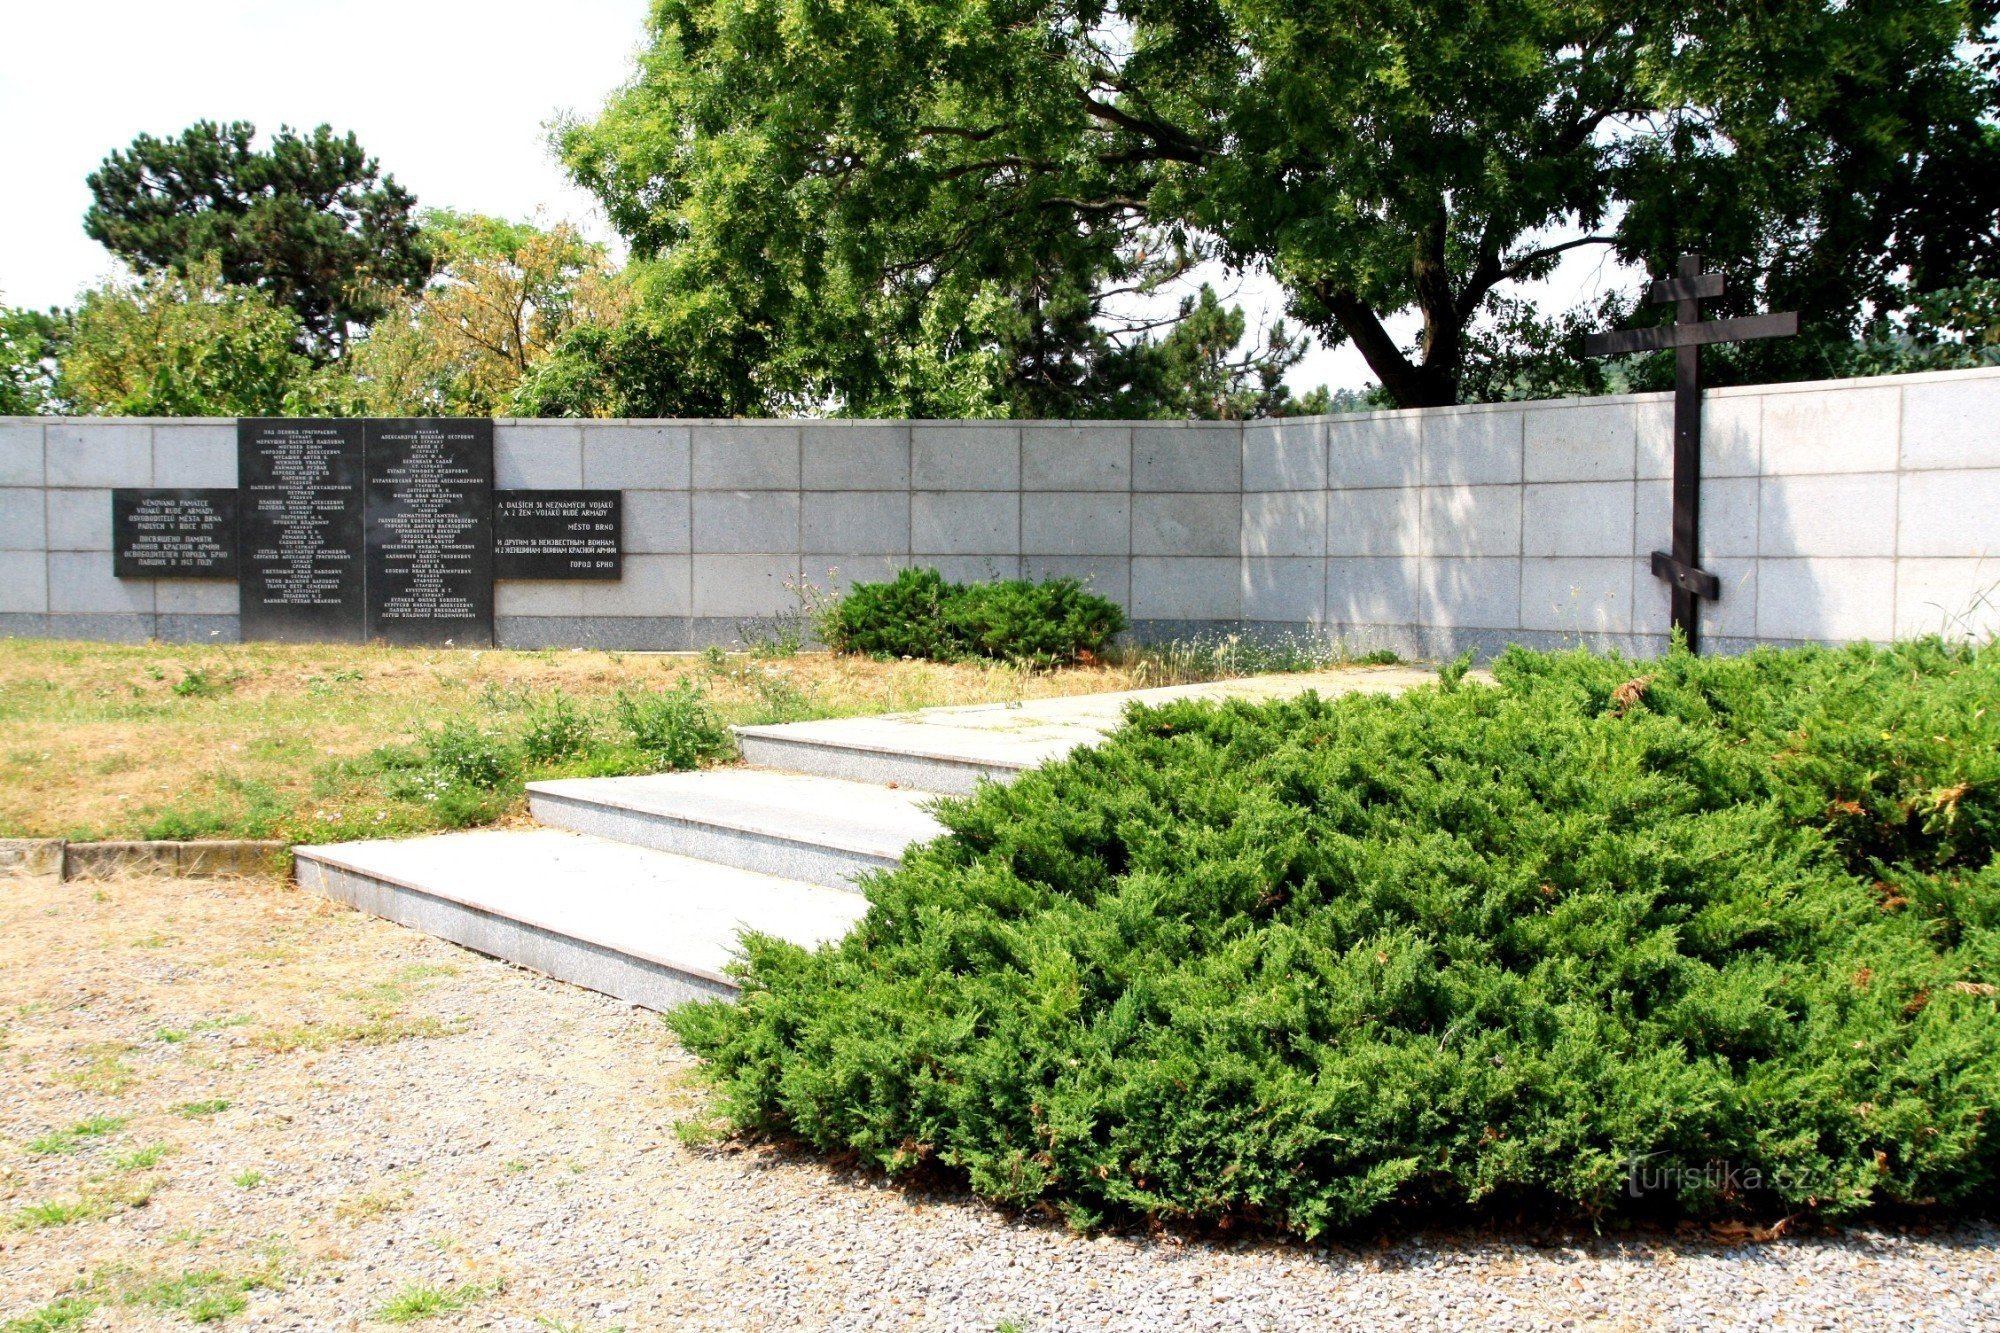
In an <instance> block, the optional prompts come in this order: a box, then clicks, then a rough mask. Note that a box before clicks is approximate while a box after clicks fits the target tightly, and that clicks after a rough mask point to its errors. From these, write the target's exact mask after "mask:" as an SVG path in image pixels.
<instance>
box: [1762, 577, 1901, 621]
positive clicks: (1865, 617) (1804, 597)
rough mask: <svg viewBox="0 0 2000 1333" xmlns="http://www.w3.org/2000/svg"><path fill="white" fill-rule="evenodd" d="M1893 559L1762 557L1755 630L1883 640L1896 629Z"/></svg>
mask: <svg viewBox="0 0 2000 1333" xmlns="http://www.w3.org/2000/svg"><path fill="white" fill-rule="evenodd" d="M1895 622H1896V562H1895V561H1893V560H1763V561H1760V562H1759V563H1758V567H1757V635H1758V637H1759V638H1765V639H1811V640H1852V639H1873V640H1877V641H1880V640H1885V639H1887V638H1889V636H1890V635H1891V634H1893V633H1894V632H1895Z"/></svg>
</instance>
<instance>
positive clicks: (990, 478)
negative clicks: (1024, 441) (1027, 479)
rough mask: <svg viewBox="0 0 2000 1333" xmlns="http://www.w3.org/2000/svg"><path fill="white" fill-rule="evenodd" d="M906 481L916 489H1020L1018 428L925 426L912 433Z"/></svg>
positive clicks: (972, 425) (1019, 437) (969, 425)
mask: <svg viewBox="0 0 2000 1333" xmlns="http://www.w3.org/2000/svg"><path fill="white" fill-rule="evenodd" d="M910 485H911V487H912V488H914V489H916V490H920V491H1014V490H1019V489H1020V487H1021V428H1020V427H1018V426H992V425H983V424H981V425H974V424H970V423H968V424H965V425H940V424H932V425H924V426H916V427H913V428H912V429H911V431H910Z"/></svg>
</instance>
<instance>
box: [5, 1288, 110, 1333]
mask: <svg viewBox="0 0 2000 1333" xmlns="http://www.w3.org/2000/svg"><path fill="white" fill-rule="evenodd" d="M96 1313H97V1302H96V1301H93V1300H90V1299H88V1298H86V1297H83V1296H59V1297H57V1298H56V1299H55V1300H53V1301H50V1302H49V1303H48V1304H47V1305H44V1306H42V1307H41V1308H40V1309H39V1310H31V1311H29V1312H28V1313H27V1314H25V1315H22V1316H21V1317H20V1318H19V1319H9V1320H8V1321H7V1322H6V1323H5V1324H0V1333H59V1331H60V1330H62V1329H65V1328H75V1327H77V1326H78V1325H80V1324H82V1323H84V1322H85V1321H86V1320H88V1319H89V1318H90V1317H91V1316H92V1315H94V1314H96Z"/></svg>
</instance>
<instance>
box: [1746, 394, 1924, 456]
mask: <svg viewBox="0 0 2000 1333" xmlns="http://www.w3.org/2000/svg"><path fill="white" fill-rule="evenodd" d="M1901 418H1902V390H1901V389H1900V388H1898V387H1896V386H1895V385H1893V384H1887V385H1882V386H1879V387H1876V386H1870V387H1867V388H1846V387H1843V388H1834V389H1807V390H1800V391H1798V392H1794V393H1772V394H1767V395H1766V396H1765V397H1764V423H1763V435H1764V438H1763V472H1764V475H1766V476H1773V477H1782V476H1797V475H1801V474H1809V473H1817V472H1893V471H1895V470H1896V459H1897V458H1898V456H1899V455H1900V453H1901V450H1900V448H1899V443H1900V436H1901Z"/></svg>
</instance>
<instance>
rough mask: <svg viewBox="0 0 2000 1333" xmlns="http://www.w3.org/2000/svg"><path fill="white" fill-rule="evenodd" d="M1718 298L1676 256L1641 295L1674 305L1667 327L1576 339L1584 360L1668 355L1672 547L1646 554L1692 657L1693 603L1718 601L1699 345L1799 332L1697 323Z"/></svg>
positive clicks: (1697, 268)
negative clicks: (1708, 534)
mask: <svg viewBox="0 0 2000 1333" xmlns="http://www.w3.org/2000/svg"><path fill="white" fill-rule="evenodd" d="M1720 295H1722V275H1721V274H1720V273H1703V272H1702V271H1701V256H1700V255H1682V256H1681V261H1680V266H1679V267H1678V268H1677V269H1676V270H1675V272H1674V276H1673V277H1671V278H1666V279H1663V280H1662V281H1659V282H1656V283H1654V284H1653V285H1652V287H1651V288H1650V289H1649V290H1648V291H1647V293H1646V300H1647V301H1648V302H1652V303H1658V302H1662V301H1672V302H1674V322H1673V323H1671V324H1662V325H1659V326H1657V327H1654V328H1650V329H1614V330H1613V331H1611V332H1609V333H1593V334H1589V335H1588V336H1586V337H1585V338H1584V340H1583V354H1584V355H1585V356H1621V355H1625V354H1629V353H1632V352H1655V351H1659V350H1660V349H1662V348H1666V347H1671V348H1673V349H1674V549H1673V550H1672V551H1655V552H1653V573H1654V574H1655V575H1656V576H1657V577H1659V578H1663V579H1665V580H1666V581H1667V583H1668V585H1669V586H1670V588H1671V589H1672V595H1673V627H1674V628H1675V629H1677V630H1679V631H1680V632H1681V633H1682V634H1683V635H1685V636H1686V638H1687V646H1688V651H1689V652H1696V651H1699V647H1698V644H1697V642H1696V633H1697V628H1696V621H1695V608H1696V607H1697V606H1698V605H1699V603H1698V602H1697V601H1696V599H1697V598H1701V597H1706V598H1709V599H1711V600H1713V599H1715V598H1717V597H1720V596H1721V595H1722V585H1721V583H1720V582H1719V581H1717V579H1716V577H1715V575H1713V574H1711V573H1709V572H1708V571H1707V570H1705V569H1703V568H1702V567H1701V349H1702V347H1703V345H1704V344H1707V343H1738V342H1748V341H1750V340H1751V339H1753V338H1789V337H1791V336H1792V335H1793V334H1795V333H1797V332H1798V331H1799V317H1798V314H1797V312H1795V311H1787V312H1786V313H1784V314H1782V315H1747V316H1745V317H1743V318H1741V319H1710V320H1704V319H1703V318H1702V317H1701V303H1702V301H1703V300H1704V299H1706V298H1708V297H1712V296H1720Z"/></svg>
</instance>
